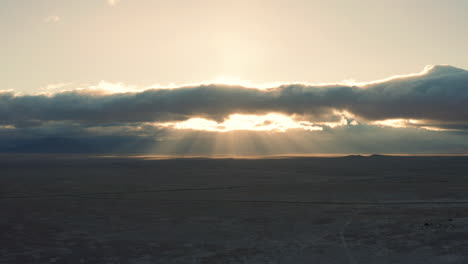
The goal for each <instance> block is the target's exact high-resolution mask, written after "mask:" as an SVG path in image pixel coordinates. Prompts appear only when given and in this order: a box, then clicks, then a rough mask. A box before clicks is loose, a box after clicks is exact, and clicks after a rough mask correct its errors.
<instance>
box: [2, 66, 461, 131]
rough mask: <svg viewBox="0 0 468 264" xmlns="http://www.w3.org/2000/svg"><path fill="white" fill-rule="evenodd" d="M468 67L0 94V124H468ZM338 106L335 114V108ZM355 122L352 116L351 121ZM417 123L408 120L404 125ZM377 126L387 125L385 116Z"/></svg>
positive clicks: (422, 125) (458, 125)
mask: <svg viewBox="0 0 468 264" xmlns="http://www.w3.org/2000/svg"><path fill="white" fill-rule="evenodd" d="M466 105H468V72H467V71H465V70H462V69H458V68H454V67H451V66H434V67H430V68H429V69H427V70H426V71H425V73H424V74H418V75H409V76H406V77H400V78H392V79H388V80H386V81H382V82H375V83H368V84H366V85H364V86H349V85H342V84H331V85H306V84H283V85H281V86H278V87H274V88H270V89H254V88H246V87H242V86H235V85H218V84H203V85H193V86H186V87H179V88H175V89H150V90H145V91H139V92H128V93H125V92H124V93H115V94H109V93H104V92H100V91H99V90H96V89H91V90H89V89H88V90H87V89H84V90H71V91H66V92H60V93H55V94H49V95H15V94H14V93H12V92H3V93H0V125H14V126H34V125H40V124H42V123H45V122H50V121H71V122H75V123H80V124H102V123H116V122H117V123H119V122H125V123H132V122H174V121H184V120H188V119H190V118H205V119H208V120H215V121H218V122H222V121H223V120H224V119H225V118H227V117H228V116H230V115H231V114H249V115H266V114H269V113H281V114H284V115H295V116H297V117H301V118H300V119H301V120H300V121H310V122H328V121H330V119H337V118H338V119H340V118H341V116H342V114H340V113H348V115H352V116H354V119H355V120H357V121H360V122H373V121H382V120H387V119H402V120H410V119H411V120H416V123H418V122H419V123H418V127H425V126H426V124H430V126H431V127H435V128H444V127H452V128H455V127H457V128H465V127H467V126H468V108H467V107H466ZM337 113H338V114H337ZM350 121H351V120H350ZM416 123H415V122H413V124H412V122H403V124H405V125H407V126H412V125H415V124H416ZM379 125H385V123H380V124H379Z"/></svg>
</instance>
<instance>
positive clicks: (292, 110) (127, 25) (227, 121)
mask: <svg viewBox="0 0 468 264" xmlns="http://www.w3.org/2000/svg"><path fill="white" fill-rule="evenodd" d="M466 10H468V2H467V1H464V0H450V1H432V0H413V1H403V0H393V1H386V0H382V1H371V0H360V1H338V0H327V1H318V0H317V1H314V0H307V1H306V0H291V1H284V0H283V1H279V0H269V1H266V0H263V1H261V0H257V1H256V0H249V1H243V0H240V1H220V0H217V1H204V0H200V1H188V0H186V1H182V0H171V1H157V0H138V1H135V0H133V1H130V0H80V1H69V0H37V1H36V0H35V1H33V0H2V1H1V2H0V32H1V38H2V41H1V42H0V58H2V63H1V64H0V152H99V153H126V152H129V153H146V154H177V155H181V154H203V155H214V154H220V155H221V154H222V155H224V154H226V155H229V154H233V155H257V154H259V155H263V154H265V155H266V154H310V153H322V154H324V153H406V154H418V153H423V154H436V153H443V154H446V153H456V154H463V153H468V143H466V142H468V134H467V133H466V131H467V129H468V110H467V108H466V105H467V103H468V72H467V71H465V70H464V69H468V53H467V52H466V47H468V34H466V29H467V27H468V17H467V16H466ZM434 65H435V66H434Z"/></svg>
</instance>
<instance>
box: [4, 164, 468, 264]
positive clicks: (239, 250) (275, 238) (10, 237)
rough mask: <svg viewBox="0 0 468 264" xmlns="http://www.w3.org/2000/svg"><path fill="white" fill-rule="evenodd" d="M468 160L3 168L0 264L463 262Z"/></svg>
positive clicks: (467, 252) (467, 235) (467, 259)
mask: <svg viewBox="0 0 468 264" xmlns="http://www.w3.org/2000/svg"><path fill="white" fill-rule="evenodd" d="M467 179H468V157H381V156H376V157H346V158H289V159H287V158H285V159H256V160H236V159H171V160H142V159H131V158H85V157H82V156H51V155H49V156H34V155H31V156H12V155H3V156H1V159H0V209H1V214H0V216H1V217H0V238H1V239H0V263H353V264H358V263H359V264H360V263H412V264H416V263H425V264H426V263H468V210H467V209H468V182H467Z"/></svg>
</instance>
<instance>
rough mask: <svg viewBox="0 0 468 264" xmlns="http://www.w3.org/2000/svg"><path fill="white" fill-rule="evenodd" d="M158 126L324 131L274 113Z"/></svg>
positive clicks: (193, 128) (196, 120)
mask: <svg viewBox="0 0 468 264" xmlns="http://www.w3.org/2000/svg"><path fill="white" fill-rule="evenodd" d="M157 126H161V127H170V128H175V129H192V130H201V131H210V132H229V131H235V130H250V131H274V132H286V131H287V130H288V129H303V130H308V131H316V130H322V129H323V128H322V127H319V126H315V125H314V124H313V123H311V122H308V121H295V120H294V119H292V118H291V117H289V116H285V115H280V114H274V113H271V114H267V115H262V116H258V115H241V114H233V115H230V116H229V117H228V118H227V119H225V120H224V121H223V122H222V123H218V122H216V121H212V120H208V119H204V118H191V119H189V120H186V121H182V122H167V123H160V124H157Z"/></svg>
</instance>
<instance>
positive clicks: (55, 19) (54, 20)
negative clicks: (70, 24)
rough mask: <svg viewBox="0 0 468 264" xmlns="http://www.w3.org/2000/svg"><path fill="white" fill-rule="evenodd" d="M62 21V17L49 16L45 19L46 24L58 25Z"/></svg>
mask: <svg viewBox="0 0 468 264" xmlns="http://www.w3.org/2000/svg"><path fill="white" fill-rule="evenodd" d="M60 20H61V17H59V16H48V17H46V18H45V19H44V22H46V23H57V22H59V21H60Z"/></svg>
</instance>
